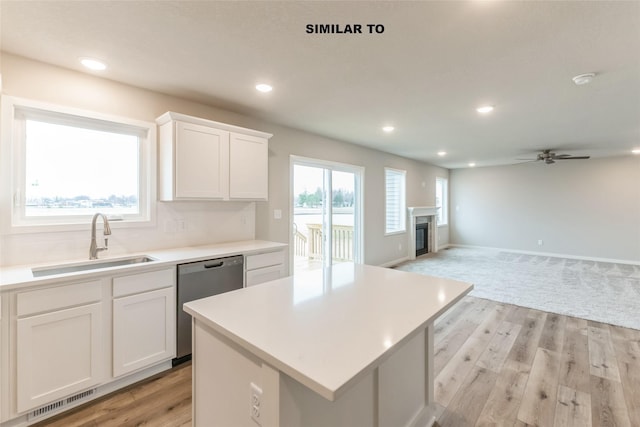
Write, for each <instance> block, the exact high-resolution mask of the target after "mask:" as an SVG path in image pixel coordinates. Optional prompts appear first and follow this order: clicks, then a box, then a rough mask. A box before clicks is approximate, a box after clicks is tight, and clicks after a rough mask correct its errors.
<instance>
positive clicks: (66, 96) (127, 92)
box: [0, 53, 448, 266]
mask: <svg viewBox="0 0 640 427" xmlns="http://www.w3.org/2000/svg"><path fill="white" fill-rule="evenodd" d="M1 64H2V69H1V70H0V74H1V75H2V79H3V82H2V84H3V86H2V93H3V94H6V95H11V96H16V97H21V98H26V99H32V100H38V101H43V102H49V103H52V104H57V105H62V106H67V107H74V108H81V109H86V110H90V111H95V112H99V113H106V114H114V115H118V116H123V117H128V118H132V119H138V120H146V121H154V120H155V118H156V117H158V116H159V115H161V114H162V113H164V112H166V111H176V112H180V113H184V114H189V115H193V116H198V117H203V118H206V119H211V120H215V121H219V122H224V123H229V124H233V125H238V126H243V127H247V128H252V129H257V130H261V131H265V132H269V133H273V134H274V137H273V138H272V139H271V140H270V145H269V201H268V202H255V203H235V202H234V203H226V202H211V203H202V202H182V203H158V216H157V218H158V221H157V226H155V227H141V228H135V229H127V230H118V229H114V230H113V235H112V236H111V238H110V239H109V243H110V247H111V249H109V254H108V255H103V256H113V255H118V254H124V253H127V252H141V251H142V252H143V251H146V250H152V249H161V248H167V247H175V246H184V245H196V244H206V243H215V242H223V241H229V240H243V239H252V238H254V236H255V238H258V239H265V240H272V241H277V242H283V243H289V223H288V221H289V155H290V154H296V155H301V156H306V157H315V158H319V159H324V160H333V161H338V162H343V163H351V164H355V165H359V166H364V167H365V168H366V170H365V184H364V188H365V217H364V222H365V262H366V263H369V264H381V263H386V262H390V261H393V260H396V259H399V258H402V257H404V256H406V250H407V248H406V239H407V235H397V236H389V237H384V235H383V234H384V214H383V212H384V209H383V208H384V191H383V188H384V185H383V184H384V176H383V175H384V172H383V168H384V167H385V166H391V167H395V168H399V169H405V170H407V180H408V182H407V203H408V205H409V206H411V205H413V206H420V205H422V206H424V205H433V204H434V201H435V176H436V174H438V175H439V176H444V177H447V176H448V171H447V170H446V169H441V168H437V167H434V166H430V165H427V164H424V163H420V162H416V161H412V160H408V159H405V158H401V157H397V156H393V155H389V154H385V153H382V152H379V151H375V150H369V149H366V148H363V147H360V146H356V145H352V144H347V143H344V142H340V141H335V140H330V139H327V138H323V137H320V136H317V135H312V134H309V133H306V132H302V131H298V130H294V129H291V128H287V127H283V126H278V125H275V124H272V123H268V122H264V121H261V120H258V119H255V118H252V117H248V116H244V115H240V114H235V113H232V112H229V111H225V110H221V109H218V108H214V107H210V106H207V105H203V104H199V103H196V102H191V101H187V100H184V99H180V98H176V97H172V96H168V95H164V94H161V93H157V92H152V91H148V90H144V89H140V88H136V87H132V86H127V85H124V84H120V83H116V82H114V81H111V80H107V79H104V78H100V77H96V76H94V75H91V74H87V73H81V72H76V71H71V70H66V69H62V68H59V67H55V66H51V65H48V64H43V63H40V62H36V61H32V60H29V59H26V58H22V57H18V56H15V55H10V54H6V53H3V54H2V62H1ZM5 155H6V153H0V156H5ZM422 182H425V187H424V188H423V187H422V186H421V183H422ZM3 191H4V187H3ZM0 203H4V204H6V203H9V194H3V195H2V197H1V198H0ZM273 209H281V210H282V212H283V217H282V219H280V220H275V219H273ZM174 219H183V220H186V222H187V226H188V230H187V231H186V232H184V233H177V232H175V231H169V232H165V223H167V222H171V221H172V220H174ZM441 231H442V233H441V234H442V235H443V240H442V242H443V243H446V239H447V236H448V234H447V230H446V229H445V230H441ZM89 237H90V233H89V229H88V227H87V231H86V233H85V232H69V233H33V234H20V235H16V234H9V235H2V236H0V265H5V266H6V265H15V264H25V263H36V262H49V261H58V260H65V259H81V258H85V257H86V256H87V251H88V247H89ZM400 244H402V250H399V249H398V245H400Z"/></svg>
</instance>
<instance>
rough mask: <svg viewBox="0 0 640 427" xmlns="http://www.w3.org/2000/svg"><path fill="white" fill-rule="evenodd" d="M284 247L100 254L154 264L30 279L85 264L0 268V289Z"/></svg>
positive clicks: (234, 245) (245, 244) (246, 244)
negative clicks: (36, 272)
mask: <svg viewBox="0 0 640 427" xmlns="http://www.w3.org/2000/svg"><path fill="white" fill-rule="evenodd" d="M285 247H287V245H286V244H284V243H276V242H267V241H263V240H245V241H240V242H228V243H219V244H213V245H204V246H190V247H182V248H172V249H162V250H153V251H148V252H141V253H132V254H120V255H117V256H113V257H109V256H106V255H103V254H101V255H103V256H102V257H101V258H100V259H99V260H96V261H105V260H109V259H118V258H123V257H129V256H139V255H148V256H150V257H151V258H154V259H155V261H153V262H147V263H141V264H132V265H123V266H119V267H109V268H100V269H94V270H85V271H77V272H74V273H65V274H57V275H50V276H43V277H33V273H32V271H31V269H32V268H34V267H35V268H42V267H47V266H54V265H65V264H72V263H77V262H88V261H87V260H86V259H84V260H69V261H65V262H59V263H47V264H37V263H34V264H30V265H22V266H12V267H1V268H0V290H1V291H7V290H11V289H15V288H19V287H24V286H32V285H44V284H48V283H53V282H59V281H61V280H84V279H88V278H92V277H98V276H101V275H109V274H111V275H112V274H119V273H127V274H128V273H131V274H135V273H136V272H138V271H144V270H149V269H153V268H157V267H161V266H170V265H175V264H179V263H184V262H193V261H200V260H205V259H212V258H221V257H226V256H233V255H240V254H252V253H259V252H263V251H269V250H274V249H278V248H285Z"/></svg>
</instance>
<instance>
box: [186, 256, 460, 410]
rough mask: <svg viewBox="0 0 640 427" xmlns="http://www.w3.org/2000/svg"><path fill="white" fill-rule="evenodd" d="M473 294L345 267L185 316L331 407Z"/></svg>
mask: <svg viewBox="0 0 640 427" xmlns="http://www.w3.org/2000/svg"><path fill="white" fill-rule="evenodd" d="M472 288H473V285H471V284H468V283H464V282H459V281H456V280H449V279H442V278H437V277H431V276H424V275H419V274H415V273H408V272H404V271H398V270H393V269H388V268H382V267H373V266H368V265H354V264H351V263H345V264H337V265H334V266H333V268H332V269H329V270H326V271H324V270H316V271H311V272H308V273H305V274H296V275H295V276H290V277H286V278H283V279H278V280H274V281H272V282H267V283H264V284H261V285H259V286H253V287H250V288H246V289H241V290H237V291H232V292H228V293H225V294H221V295H216V296H213V297H209V298H204V299H201V300H197V301H192V302H189V303H187V304H185V311H187V312H188V313H189V314H191V315H192V316H194V317H195V318H196V319H197V320H198V321H201V322H203V323H204V324H206V325H208V326H209V327H211V328H213V329H214V330H215V331H217V332H219V333H221V334H222V335H224V336H226V337H228V338H229V339H231V340H232V341H234V342H235V343H237V344H239V345H240V346H242V347H243V348H245V349H246V350H248V351H250V352H251V353H253V354H255V355H256V356H257V357H259V358H260V359H262V360H264V361H265V362H266V363H268V364H269V365H271V366H273V367H274V368H276V369H278V370H280V371H282V372H284V373H285V374H287V375H289V376H290V377H292V378H293V379H295V380H297V381H299V382H300V383H302V384H304V385H305V386H307V387H308V388H310V389H312V390H313V391H315V392H316V393H318V394H320V395H321V396H323V397H325V398H326V399H329V400H335V399H336V398H337V397H339V395H340V394H341V393H342V392H343V391H344V390H346V389H347V388H349V387H350V386H351V385H352V384H354V383H355V382H357V381H358V380H359V379H360V378H361V377H362V376H364V375H366V374H368V373H369V372H370V371H371V370H372V369H374V368H375V367H376V366H378V365H379V364H380V363H381V362H382V361H384V360H386V359H387V358H388V357H389V356H390V355H391V354H393V352H394V351H395V350H397V349H398V348H399V347H401V346H402V344H403V343H404V342H405V341H406V340H408V339H410V338H411V337H412V336H413V335H414V334H415V333H418V332H419V331H420V330H422V329H424V328H425V327H426V326H427V325H429V324H430V323H432V322H433V321H434V320H435V319H436V318H437V317H438V316H439V315H440V314H442V313H443V312H444V311H445V310H447V309H448V308H449V307H450V306H451V305H453V304H454V303H455V302H457V301H458V300H460V299H461V298H462V297H463V296H464V295H465V294H467V293H468V292H469V291H471V289H472ZM196 357H197V355H196Z"/></svg>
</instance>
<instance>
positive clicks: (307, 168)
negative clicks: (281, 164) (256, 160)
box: [291, 156, 362, 274]
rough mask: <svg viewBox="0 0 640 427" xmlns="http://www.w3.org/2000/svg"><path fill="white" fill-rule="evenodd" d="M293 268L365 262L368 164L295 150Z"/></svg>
mask: <svg viewBox="0 0 640 427" xmlns="http://www.w3.org/2000/svg"><path fill="white" fill-rule="evenodd" d="M291 164H292V174H291V177H292V185H291V187H292V194H291V200H292V210H293V212H292V213H293V214H292V215H291V218H292V219H293V220H292V224H291V228H292V233H291V248H292V249H293V250H292V251H291V252H292V254H293V264H292V265H293V266H294V268H293V273H294V274H295V273H296V272H300V271H305V270H313V269H317V268H322V267H327V266H329V265H331V264H335V263H339V262H357V263H360V262H362V244H361V238H362V233H361V224H362V221H361V212H362V209H361V206H362V196H361V194H362V192H361V179H362V178H361V177H362V168H360V167H358V166H351V165H345V164H339V163H333V162H324V161H320V160H314V159H306V158H300V157H295V156H292V159H291Z"/></svg>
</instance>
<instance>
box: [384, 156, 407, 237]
mask: <svg viewBox="0 0 640 427" xmlns="http://www.w3.org/2000/svg"><path fill="white" fill-rule="evenodd" d="M389 173H392V174H395V175H396V176H399V177H401V184H400V200H399V201H398V202H399V203H398V212H397V213H398V216H399V219H398V224H397V225H398V226H397V227H396V228H394V229H389V227H388V226H389V221H388V219H389V218H388V216H387V213H388V210H389V198H388V193H387V187H388V178H389V175H388V174H389ZM406 232H407V171H406V170H402V169H394V168H390V167H385V168H384V235H385V236H392V235H394V234H402V233H406Z"/></svg>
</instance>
